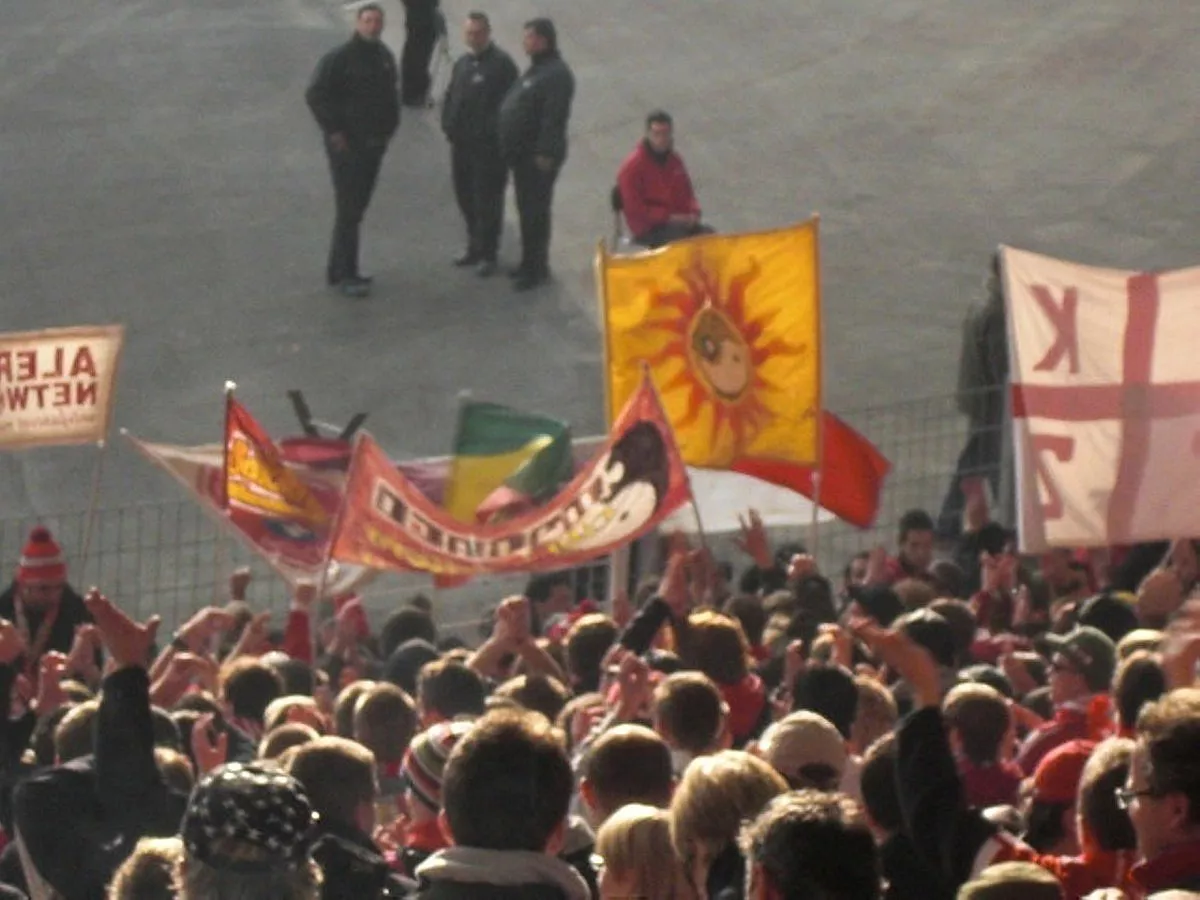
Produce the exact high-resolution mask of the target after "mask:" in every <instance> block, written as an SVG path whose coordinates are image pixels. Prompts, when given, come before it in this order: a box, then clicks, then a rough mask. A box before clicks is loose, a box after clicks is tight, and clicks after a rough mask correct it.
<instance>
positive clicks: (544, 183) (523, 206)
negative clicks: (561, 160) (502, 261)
mask: <svg viewBox="0 0 1200 900" xmlns="http://www.w3.org/2000/svg"><path fill="white" fill-rule="evenodd" d="M558 170H559V166H558V165H557V164H555V166H554V168H552V169H550V170H549V171H543V170H542V169H539V168H538V167H537V164H536V163H534V161H533V157H532V156H530V157H527V158H523V159H519V160H517V161H516V162H514V163H513V164H512V173H513V190H514V192H515V193H516V196H517V215H518V216H519V217H520V221H521V269H522V270H523V271H524V272H525V273H526V274H529V275H535V276H541V275H545V274H546V273H547V272H548V271H549V269H550V206H551V204H552V203H553V201H554V182H555V181H556V180H557V179H558Z"/></svg>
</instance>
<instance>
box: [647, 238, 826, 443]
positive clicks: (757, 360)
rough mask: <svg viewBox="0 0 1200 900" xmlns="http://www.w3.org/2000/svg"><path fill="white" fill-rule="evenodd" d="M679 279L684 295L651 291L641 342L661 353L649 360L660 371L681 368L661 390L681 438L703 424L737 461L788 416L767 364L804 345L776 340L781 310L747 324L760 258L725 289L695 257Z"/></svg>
mask: <svg viewBox="0 0 1200 900" xmlns="http://www.w3.org/2000/svg"><path fill="white" fill-rule="evenodd" d="M677 274H678V277H679V279H680V281H682V282H683V286H682V288H681V289H672V290H662V289H661V287H658V286H656V287H655V288H654V292H655V295H654V302H653V304H652V307H653V308H652V311H651V313H650V315H649V316H648V317H647V318H646V320H645V322H644V328H645V331H644V332H643V335H644V337H646V338H647V339H649V340H651V341H653V343H654V344H656V345H657V349H656V350H655V351H654V352H652V353H650V354H648V355H647V356H646V360H645V361H646V363H647V364H649V366H650V367H651V368H652V369H655V370H657V371H663V368H664V367H666V366H670V365H671V364H672V363H682V365H681V366H679V367H678V370H677V371H675V372H674V374H672V375H670V376H668V377H666V378H665V379H663V380H662V382H661V383H660V384H659V385H658V389H659V392H660V393H661V394H662V396H663V399H664V401H665V403H666V404H667V405H669V406H671V407H673V408H676V409H682V413H681V415H679V416H673V417H672V418H673V421H672V425H673V426H674V428H675V431H676V432H683V431H685V430H687V429H689V428H692V427H694V426H699V424H700V423H701V421H702V419H703V420H704V421H706V422H707V423H709V434H708V438H709V442H710V444H713V445H716V444H722V445H724V446H726V447H728V446H729V444H730V443H731V444H732V448H731V449H732V454H733V456H737V455H740V454H741V453H742V452H743V451H744V450H745V449H746V447H747V445H748V444H749V443H750V442H751V441H752V440H753V439H754V437H755V435H757V434H758V433H759V432H760V431H761V430H762V429H763V428H764V427H765V426H766V425H768V424H769V423H770V422H771V420H772V419H773V418H774V416H775V415H776V414H777V412H785V410H782V409H779V408H778V405H779V404H783V403H786V402H787V390H786V388H785V386H784V385H781V384H777V383H775V382H773V381H772V380H771V379H770V378H769V377H768V375H767V373H766V368H767V367H766V363H767V362H768V361H769V360H770V359H771V358H772V357H774V356H776V355H785V356H793V357H795V356H800V355H803V354H804V353H805V352H806V351H807V345H806V344H805V343H804V342H803V341H798V342H792V341H789V340H787V339H785V338H783V337H781V336H779V335H777V334H773V332H774V331H775V329H772V324H773V322H774V320H775V318H776V316H777V315H778V312H777V311H768V312H766V314H764V315H760V316H759V317H758V318H756V319H752V318H750V316H749V314H748V311H747V302H746V299H747V292H748V291H749V290H750V289H751V288H752V286H753V284H754V282H755V281H757V280H758V278H759V276H760V274H761V268H760V266H759V263H758V261H757V260H756V259H754V258H751V259H749V260H748V261H747V263H746V264H745V266H744V268H743V269H742V270H741V271H739V272H737V273H735V274H733V275H732V276H731V277H730V278H729V280H728V282H727V283H726V284H724V285H722V281H721V277H720V274H719V273H718V271H716V269H715V267H713V266H712V265H710V264H708V263H707V262H706V260H705V259H704V257H703V255H702V253H701V251H699V250H697V251H696V253H695V254H694V255H693V256H692V258H691V259H690V261H689V262H688V264H687V265H685V266H683V267H682V268H680V269H679V270H678V273H677ZM730 438H731V440H730Z"/></svg>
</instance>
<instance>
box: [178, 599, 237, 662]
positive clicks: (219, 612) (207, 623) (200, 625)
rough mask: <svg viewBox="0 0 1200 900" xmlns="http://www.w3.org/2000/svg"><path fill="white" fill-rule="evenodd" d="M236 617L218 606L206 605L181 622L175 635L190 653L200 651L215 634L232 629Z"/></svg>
mask: <svg viewBox="0 0 1200 900" xmlns="http://www.w3.org/2000/svg"><path fill="white" fill-rule="evenodd" d="M236 623H237V618H236V617H235V616H234V614H233V613H231V612H228V611H226V610H224V609H221V607H219V606H206V607H204V608H203V609H201V610H199V611H198V612H196V613H195V614H194V615H193V616H192V617H191V618H190V619H188V620H187V621H186V622H184V623H183V625H182V626H181V627H180V629H179V631H178V632H176V636H177V637H178V638H179V639H180V640H181V641H183V642H184V643H185V644H186V645H187V647H188V649H189V650H190V651H191V652H192V653H201V652H203V651H204V650H205V649H206V648H207V647H208V644H209V642H210V641H211V640H212V639H213V638H214V637H215V636H217V635H220V634H225V633H227V632H229V631H230V630H232V629H233V627H234V625H235V624H236Z"/></svg>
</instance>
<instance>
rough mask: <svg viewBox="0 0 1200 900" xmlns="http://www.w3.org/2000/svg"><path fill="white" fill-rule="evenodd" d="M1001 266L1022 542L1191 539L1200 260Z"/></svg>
mask: <svg viewBox="0 0 1200 900" xmlns="http://www.w3.org/2000/svg"><path fill="white" fill-rule="evenodd" d="M1003 262H1004V282H1005V296H1006V302H1007V312H1008V333H1009V360H1010V364H1011V365H1010V368H1011V371H1012V381H1013V383H1012V410H1013V436H1014V441H1015V451H1016V463H1017V466H1016V468H1017V491H1018V514H1019V530H1020V542H1021V548H1022V549H1023V550H1025V551H1027V552H1039V551H1041V550H1044V549H1046V548H1048V547H1062V546H1106V545H1111V544H1127V543H1134V542H1138V541H1150V540H1164V539H1169V538H1177V537H1194V536H1196V535H1200V352H1198V348H1197V343H1196V339H1197V335H1200V268H1192V269H1180V270H1176V271H1172V272H1161V273H1150V272H1128V271H1120V270H1116V269H1098V268H1092V267H1089V266H1081V265H1077V264H1075V263H1069V262H1063V261H1061V260H1057V259H1052V258H1050V257H1047V256H1039V255H1037V254H1035V253H1028V252H1025V251H1022V250H1014V249H1012V248H1004V249H1003Z"/></svg>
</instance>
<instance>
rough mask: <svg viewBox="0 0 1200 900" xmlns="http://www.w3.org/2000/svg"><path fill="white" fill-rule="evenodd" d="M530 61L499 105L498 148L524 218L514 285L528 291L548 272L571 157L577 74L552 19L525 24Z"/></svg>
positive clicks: (540, 281)
mask: <svg viewBox="0 0 1200 900" xmlns="http://www.w3.org/2000/svg"><path fill="white" fill-rule="evenodd" d="M525 52H526V53H527V54H528V55H529V59H530V66H529V68H528V69H526V70H525V73H524V74H523V75H521V76H520V78H518V79H517V81H516V82H514V83H513V86H512V87H511V88H510V89H509V91H508V93H507V94H506V95H505V97H504V102H503V103H502V104H501V106H500V147H501V151H502V152H503V154H504V159H505V162H506V163H507V164H508V167H509V168H510V169H511V170H512V175H513V187H514V189H515V192H516V197H517V213H518V215H519V216H520V220H521V263H520V265H519V266H517V268H516V269H514V270H513V272H512V275H513V279H514V281H513V287H514V288H515V289H516V290H518V291H527V290H530V289H532V288H535V287H537V286H538V285H540V284H543V283H544V282H545V281H547V280H548V279H549V277H550V259H549V257H550V207H551V204H552V202H553V200H554V182H555V180H556V179H557V178H558V173H559V171H560V170H561V169H562V166H563V163H564V162H565V161H566V158H567V121H568V120H569V119H570V117H571V101H572V100H573V99H574V97H575V76H574V75H573V74H572V73H571V69H570V68H569V67H568V66H567V64H566V63H565V62H564V61H563V58H562V56H561V55H560V54H559V52H558V32H557V31H556V30H555V28H554V23H553V22H552V21H551V20H550V19H545V18H539V19H530V20H529V21H528V22H526V23H525Z"/></svg>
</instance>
